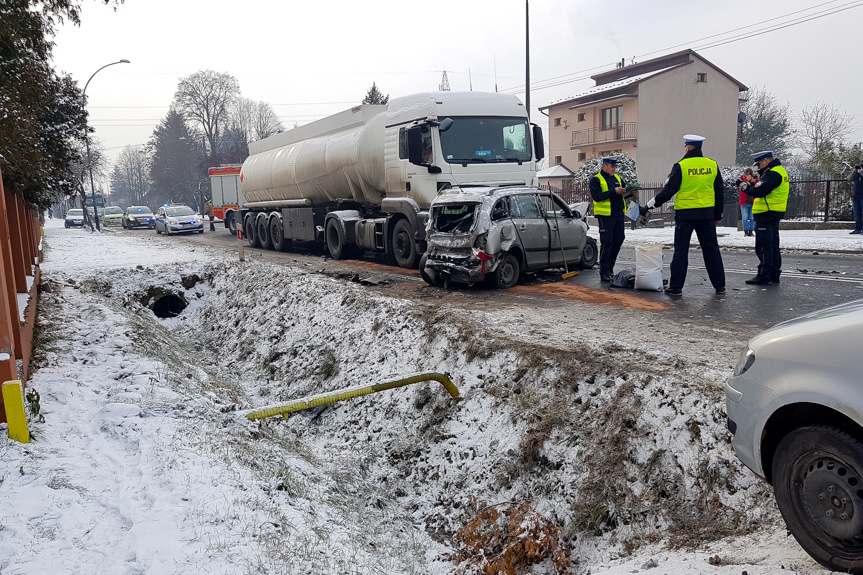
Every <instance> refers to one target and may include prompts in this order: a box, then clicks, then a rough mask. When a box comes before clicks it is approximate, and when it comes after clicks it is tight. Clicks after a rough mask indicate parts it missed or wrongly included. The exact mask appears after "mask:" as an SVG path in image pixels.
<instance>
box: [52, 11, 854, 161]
mask: <svg viewBox="0 0 863 575" xmlns="http://www.w3.org/2000/svg"><path fill="white" fill-rule="evenodd" d="M836 11H838V12H836ZM830 12H835V13H833V14H830V15H826V16H823V17H821V18H815V19H812V20H810V21H807V22H803V23H801V24H798V25H792V26H787V27H784V28H782V29H780V30H778V31H774V32H770V33H766V34H761V35H757V32H758V31H759V30H763V29H765V28H766V27H768V26H774V25H777V24H783V23H791V22H792V21H794V20H797V19H809V18H812V17H813V16H817V15H819V14H828V13H830ZM786 14H788V15H789V16H787V17H785V18H780V16H782V15H786ZM524 19H525V2H524V0H497V1H495V2H470V1H465V0H459V1H456V0H437V1H436V2H433V3H415V2H404V0H377V1H375V2H370V3H360V2H355V1H351V2H348V1H344V0H319V1H317V2H302V3H300V2H284V3H276V2H271V1H263V0H246V1H245V2H226V1H224V0H209V1H206V2H204V1H202V0H197V1H195V0H185V1H183V2H176V1H170V0H126V3H125V4H124V5H121V6H119V7H117V9H116V11H114V10H113V9H112V8H111V7H110V6H103V5H101V3H100V2H97V1H96V0H91V1H88V2H85V3H84V6H83V14H82V20H83V22H82V25H81V26H80V27H73V26H68V25H67V26H64V27H62V28H61V29H60V32H59V34H58V35H57V38H56V47H55V50H54V64H55V66H56V67H57V68H58V70H61V71H66V72H69V73H71V74H72V76H73V77H74V78H76V79H78V80H79V82H80V84H81V85H82V86H83V85H84V83H85V82H86V81H87V79H88V78H89V77H90V75H91V74H92V73H93V72H94V71H96V70H97V69H98V68H99V67H101V66H103V65H104V64H107V63H109V62H112V61H116V60H119V59H121V58H126V59H129V60H131V62H132V63H131V64H120V65H117V66H112V67H109V68H106V69H105V70H102V71H101V72H99V74H98V75H97V76H96V77H95V78H94V79H93V81H92V82H91V83H90V86H89V87H88V89H87V94H88V96H89V102H90V104H89V107H88V109H89V111H90V114H91V124H92V125H93V126H95V127H96V137H97V138H99V139H100V140H101V141H102V143H103V144H104V146H105V147H106V148H107V153H108V156H109V158H111V159H114V158H116V156H117V154H119V152H120V150H121V149H122V148H123V147H124V146H126V145H136V144H144V143H146V142H147V140H148V138H149V137H150V135H151V134H152V131H153V128H154V127H155V125H156V124H157V123H158V121H159V120H160V119H161V118H163V117H164V115H165V113H166V112H167V110H168V106H169V105H170V103H171V100H172V99H173V95H174V92H175V90H176V87H177V82H178V79H179V78H181V77H183V76H187V75H189V74H192V73H193V72H196V71H198V70H202V69H213V70H216V71H219V72H228V73H230V74H232V75H234V76H235V77H236V78H237V79H238V80H239V82H240V87H241V90H242V93H243V96H245V97H247V98H251V99H254V100H263V101H265V102H268V103H270V104H272V105H273V107H274V109H275V110H276V113H277V114H278V115H279V116H280V117H281V119H282V122H283V123H284V125H285V126H286V127H288V128H289V127H292V126H293V125H294V123H298V124H300V125H302V124H305V123H307V122H309V121H312V120H315V119H317V118H320V117H322V116H325V115H329V114H332V113H335V112H338V111H341V110H344V109H346V108H348V107H350V106H351V105H354V104H356V103H359V101H360V100H361V99H362V97H363V96H364V95H365V93H366V91H367V90H368V88H369V87H370V86H371V84H372V82H373V81H374V82H376V83H377V85H378V87H379V88H380V89H381V90H382V91H383V92H384V93H388V94H390V95H391V96H398V95H404V94H409V93H413V92H421V91H427V90H435V89H437V87H438V85H439V84H440V82H441V77H442V74H443V71H444V70H446V71H447V76H448V79H449V83H450V86H451V87H452V89H453V90H469V89H471V88H473V89H474V90H481V91H494V90H495V86H497V89H498V90H500V91H506V92H513V93H516V94H517V95H518V96H519V97H520V98H521V99H522V101H524V96H525V94H524V80H525V72H524V68H525V67H524V55H525V50H524V44H525V25H524ZM762 21H767V22H768V23H765V24H762V25H759V26H756V27H753V28H746V29H745V30H737V31H733V30H735V29H738V28H741V27H744V26H747V25H750V24H755V23H758V22H762ZM861 21H863V0H854V1H850V0H835V1H831V2H818V1H812V2H804V1H800V0H762V1H756V2H751V1H748V0H726V1H723V2H721V3H720V2H717V3H711V4H708V3H698V2H689V1H683V0H665V1H661V2H644V1H636V0H620V1H618V2H614V3H608V2H597V1H584V0H581V1H572V0H533V1H532V2H531V4H530V25H531V26H530V28H531V44H530V54H531V85H532V88H531V96H530V98H531V107H532V112H531V118H532V120H533V121H534V122H537V123H540V124H543V125H546V124H547V118H546V117H545V116H543V115H541V114H540V113H538V111H537V108H538V107H539V106H545V105H548V104H550V103H552V102H554V101H557V100H560V99H562V98H565V97H567V96H570V95H573V94H577V93H579V92H582V91H584V90H586V89H587V88H589V87H591V86H592V85H593V82H592V81H591V80H590V79H589V78H588V76H589V75H590V74H595V73H597V72H599V71H602V70H607V69H610V68H611V67H613V65H614V63H615V62H618V61H620V59H621V58H626V60H627V61H629V60H630V59H632V58H633V57H635V59H636V61H643V60H647V59H649V58H654V57H657V56H660V55H663V54H668V53H671V52H674V51H678V50H683V49H685V48H693V49H696V50H697V51H698V52H699V53H700V54H701V55H702V56H704V57H705V58H707V59H708V60H709V61H711V62H713V63H714V64H715V65H717V66H719V67H720V68H722V69H723V70H725V71H726V72H727V73H729V74H730V75H731V76H733V77H735V78H736V79H738V80H739V81H741V82H742V83H744V84H746V85H748V86H754V85H758V86H763V87H766V89H767V90H769V91H770V92H772V93H773V94H774V95H776V97H777V98H778V99H779V101H780V102H781V103H785V102H788V103H789V104H790V105H791V107H792V110H793V112H794V113H795V115H799V113H800V112H801V111H802V109H803V107H805V106H811V105H813V104H815V103H816V102H819V101H826V102H829V103H831V104H833V105H835V106H837V107H839V108H841V110H842V111H843V112H845V113H848V114H853V115H855V116H856V119H855V121H854V131H853V133H852V134H851V141H854V142H858V141H863V98H861V97H860V95H861V93H863V70H861V69H860V54H861V53H863V50H861V49H860V43H861V41H860V34H859V30H860V29H861V24H860V23H861ZM731 31H733V32H731ZM726 32H730V33H728V34H723V33H726ZM717 34H721V35H719V36H716V35H717ZM727 40H736V41H732V42H729V43H726V44H723V45H720V46H716V47H711V48H702V49H699V48H700V47H701V46H705V45H707V44H710V43H711V42H717V41H719V42H721V41H727ZM578 78H581V79H579V80H575V81H573V79H578Z"/></svg>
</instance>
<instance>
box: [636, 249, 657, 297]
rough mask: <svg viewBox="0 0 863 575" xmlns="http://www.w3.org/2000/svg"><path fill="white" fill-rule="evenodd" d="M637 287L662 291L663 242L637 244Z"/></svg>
mask: <svg viewBox="0 0 863 575" xmlns="http://www.w3.org/2000/svg"><path fill="white" fill-rule="evenodd" d="M635 289H643V290H652V291H662V244H653V245H650V246H635Z"/></svg>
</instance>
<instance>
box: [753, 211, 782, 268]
mask: <svg viewBox="0 0 863 575" xmlns="http://www.w3.org/2000/svg"><path fill="white" fill-rule="evenodd" d="M754 217H755V255H757V256H758V275H759V276H760V277H762V278H765V279H768V280H770V281H772V282H778V281H779V275H780V274H781V273H782V254H781V253H779V220H780V219H781V218H779V217H777V216H775V215H773V214H770V213H768V212H764V213H760V214H755V216H754Z"/></svg>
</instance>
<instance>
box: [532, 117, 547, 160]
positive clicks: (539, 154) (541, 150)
mask: <svg viewBox="0 0 863 575" xmlns="http://www.w3.org/2000/svg"><path fill="white" fill-rule="evenodd" d="M531 125H532V126H533V150H534V153H536V160H537V161H539V160H541V159H543V158H544V157H545V143H544V142H543V141H542V128H540V127H539V126H537V125H536V124H531Z"/></svg>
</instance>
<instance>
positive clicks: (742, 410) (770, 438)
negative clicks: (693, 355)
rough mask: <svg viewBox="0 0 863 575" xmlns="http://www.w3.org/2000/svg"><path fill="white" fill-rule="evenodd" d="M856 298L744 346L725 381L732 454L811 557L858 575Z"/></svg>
mask: <svg viewBox="0 0 863 575" xmlns="http://www.w3.org/2000/svg"><path fill="white" fill-rule="evenodd" d="M861 341H863V300H858V301H855V302H851V303H847V304H844V305H839V306H835V307H831V308H827V309H825V310H821V311H818V312H815V313H810V314H808V315H804V316H802V317H799V318H797V319H793V320H791V321H787V322H784V323H780V324H778V325H776V326H774V327H772V328H770V329H768V330H767V331H764V332H762V333H760V334H759V335H757V336H755V337H754V338H752V339H751V340H750V341H749V345H748V346H747V347H746V349H745V350H743V353H742V354H741V356H740V359H739V361H738V362H737V365H736V366H735V368H734V373H733V375H732V376H731V377H729V378H728V381H727V382H726V384H725V397H726V407H727V412H728V429H729V430H730V431H731V433H732V434H733V435H734V439H733V445H734V450H735V452H736V453H737V457H739V458H740V460H741V461H742V462H743V463H744V464H745V465H746V466H747V467H749V468H750V469H751V470H752V471H754V472H755V473H756V474H757V475H758V476H760V477H762V478H764V479H766V480H767V482H768V483H770V484H772V485H773V492H774V494H775V497H776V502H777V504H778V505H779V511H780V512H781V513H782V517H783V519H785V523H786V525H787V526H788V530H789V531H790V532H791V533H792V534H793V535H794V538H795V539H797V542H798V543H800V546H801V547H803V549H804V550H806V552H807V553H809V554H810V555H811V556H812V557H813V558H814V559H815V560H816V561H818V562H819V563H821V564H822V565H824V566H825V567H827V568H829V569H833V570H835V571H841V572H843V573H863V354H861V353H860V349H861V348H860V342H861Z"/></svg>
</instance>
